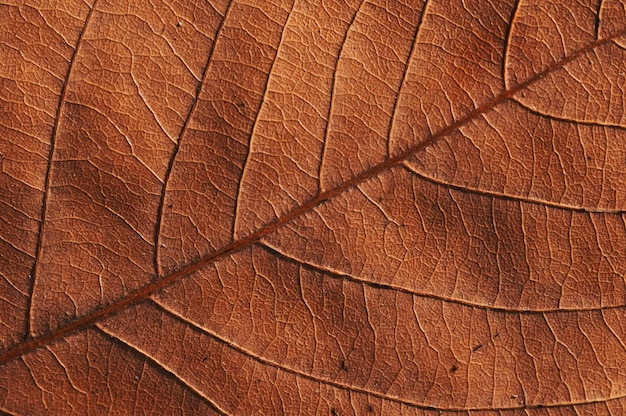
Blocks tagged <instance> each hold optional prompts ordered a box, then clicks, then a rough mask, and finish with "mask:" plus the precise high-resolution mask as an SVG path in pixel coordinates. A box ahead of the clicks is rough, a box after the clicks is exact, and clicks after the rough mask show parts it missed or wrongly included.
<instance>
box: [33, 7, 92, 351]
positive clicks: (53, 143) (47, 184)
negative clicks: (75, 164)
mask: <svg viewBox="0 0 626 416" xmlns="http://www.w3.org/2000/svg"><path fill="white" fill-rule="evenodd" d="M97 4H98V0H95V1H94V3H93V5H92V6H91V9H90V10H89V13H87V17H86V18H85V24H84V25H83V28H82V30H81V32H80V34H79V35H78V39H77V40H76V47H75V48H74V52H72V56H71V58H70V62H69V65H68V67H67V72H66V73H65V79H64V80H63V86H62V87H61V94H60V95H59V104H58V105H57V111H56V114H55V117H54V126H53V127H52V133H51V135H50V147H49V150H48V166H47V167H46V176H45V188H44V195H43V201H42V203H41V218H40V220H39V229H38V230H37V243H36V245H35V259H34V261H33V267H32V269H31V272H30V276H31V279H32V283H31V286H30V296H28V304H27V306H26V311H27V312H26V316H25V321H26V322H25V325H26V328H25V329H26V332H25V334H24V336H25V340H26V339H32V338H31V337H30V334H31V330H32V327H31V325H32V312H33V310H32V309H33V294H34V293H35V283H36V281H37V280H36V277H37V274H38V269H39V258H40V257H41V251H42V240H43V232H44V229H45V223H46V216H47V214H48V198H49V196H50V187H51V182H52V179H51V175H50V172H51V170H52V164H53V156H54V150H55V146H56V138H57V133H58V131H59V125H60V120H61V112H62V111H63V108H64V107H65V106H64V104H65V102H66V100H65V97H66V95H67V86H68V84H69V80H70V76H71V74H72V69H73V68H74V62H76V56H77V55H78V49H79V48H80V45H81V44H82V41H83V38H84V35H85V32H86V31H87V26H88V25H89V22H90V20H91V16H92V15H93V11H94V10H95V9H96V5H97Z"/></svg>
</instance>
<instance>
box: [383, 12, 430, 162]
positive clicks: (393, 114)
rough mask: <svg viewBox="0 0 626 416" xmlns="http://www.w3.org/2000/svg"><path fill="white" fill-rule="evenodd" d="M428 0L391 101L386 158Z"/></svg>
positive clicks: (414, 32) (389, 151) (388, 153)
mask: <svg viewBox="0 0 626 416" xmlns="http://www.w3.org/2000/svg"><path fill="white" fill-rule="evenodd" d="M429 3H430V0H425V1H424V6H423V7H422V13H420V17H419V19H418V21H417V25H415V30H414V31H413V43H411V49H410V50H409V56H408V57H407V58H406V65H404V71H403V72H402V78H401V79H400V86H399V87H398V93H397V94H396V98H395V99H394V100H393V108H392V109H391V117H389V124H388V126H387V156H389V155H390V154H391V132H392V131H393V123H394V121H395V119H396V112H397V111H398V102H399V101H400V96H401V95H402V90H403V89H404V84H405V83H406V77H407V75H408V73H409V66H410V65H411V62H412V61H413V56H414V55H415V51H416V50H417V37H418V36H419V31H420V28H421V27H422V23H423V22H424V16H425V15H426V9H427V8H428V5H429Z"/></svg>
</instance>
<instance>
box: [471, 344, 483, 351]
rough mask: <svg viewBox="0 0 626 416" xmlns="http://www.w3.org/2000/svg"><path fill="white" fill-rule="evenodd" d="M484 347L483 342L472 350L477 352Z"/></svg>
mask: <svg viewBox="0 0 626 416" xmlns="http://www.w3.org/2000/svg"><path fill="white" fill-rule="evenodd" d="M482 347H483V344H478V345H476V346H475V347H474V348H472V352H476V351H478V350H479V349H481V348H482Z"/></svg>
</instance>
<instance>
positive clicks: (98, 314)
mask: <svg viewBox="0 0 626 416" xmlns="http://www.w3.org/2000/svg"><path fill="white" fill-rule="evenodd" d="M625 33H626V29H625V30H621V31H619V32H617V33H615V34H613V35H612V36H610V37H607V38H605V39H602V40H600V41H597V42H592V43H590V44H589V45H587V47H585V48H582V49H580V50H578V51H577V52H574V53H573V54H572V55H570V56H568V57H566V58H565V59H563V60H562V61H560V62H557V63H556V64H554V65H553V66H550V67H548V68H547V69H545V70H544V71H542V72H540V73H538V74H536V75H534V76H533V77H531V78H529V79H527V80H526V81H524V82H521V83H519V84H517V85H516V86H515V87H513V88H512V89H510V90H508V91H504V92H503V93H501V94H499V95H498V96H496V97H495V98H494V99H492V100H490V101H488V102H486V103H485V104H483V105H481V106H479V107H477V108H476V109H474V110H473V111H471V112H470V113H469V114H467V115H466V116H465V117H463V118H461V119H459V120H457V121H455V122H454V123H452V124H450V125H449V126H447V127H446V128H444V129H442V130H440V131H439V132H438V133H435V134H433V135H432V136H430V137H429V138H428V139H426V140H424V141H422V142H420V143H417V144H415V145H413V146H411V147H409V148H407V149H405V150H404V151H402V152H400V153H398V154H396V155H395V156H393V157H391V158H389V159H387V160H385V161H384V162H382V163H381V164H379V165H377V166H374V167H372V168H369V169H367V170H365V171H363V172H361V173H360V174H358V175H357V176H355V177H353V178H352V179H350V180H348V181H346V182H344V183H343V184H341V185H339V186H337V187H336V188H333V189H329V190H328V191H325V192H322V193H321V194H319V195H318V196H316V197H315V198H312V199H310V200H308V201H306V202H305V203H304V204H302V205H301V206H300V207H298V208H296V209H294V210H292V211H290V212H288V213H286V214H285V215H284V216H283V217H281V218H278V219H276V220H274V221H272V222H270V223H268V224H267V225H265V226H264V227H263V228H261V229H259V230H257V231H255V232H253V233H251V234H249V235H247V236H245V237H243V238H241V239H239V240H237V241H234V242H233V243H231V244H228V245H227V246H224V247H222V248H221V249H219V250H216V251H215V252H213V253H211V254H207V255H206V256H204V257H202V258H200V259H199V260H197V261H195V262H193V263H189V264H187V265H185V266H183V267H181V268H180V269H179V270H177V271H175V272H173V273H171V274H169V275H166V276H163V277H162V278H159V279H155V280H154V281H153V282H152V283H150V284H148V285H146V286H144V287H142V288H140V289H138V290H137V291H135V292H133V293H131V294H130V295H128V296H127V297H125V298H123V299H120V300H119V301H117V302H114V303H112V304H109V305H107V306H104V307H102V308H100V309H97V310H95V311H94V312H93V313H91V314H89V315H85V316H83V317H81V318H78V319H76V320H75V321H73V322H71V323H69V324H67V325H64V326H61V327H59V328H57V329H55V330H54V331H52V332H50V333H48V334H45V335H41V336H39V337H36V338H31V339H29V340H27V341H25V342H23V343H21V344H19V345H16V346H15V347H12V348H9V349H8V350H6V351H5V352H4V353H3V354H2V355H0V366H2V365H3V364H6V363H7V362H9V361H11V360H14V359H16V358H18V357H20V356H21V355H23V354H25V353H27V352H30V351H32V350H34V349H36V348H39V347H41V346H43V345H46V344H49V343H50V342H52V341H54V340H56V339H59V338H61V337H64V336H66V335H68V334H70V333H72V332H75V331H78V330H80V329H82V328H84V327H86V326H89V325H92V324H93V323H95V322H96V321H98V320H100V319H102V318H104V317H106V316H109V315H112V314H114V313H117V312H119V311H120V310H122V309H124V308H127V307H129V306H131V305H133V304H135V303H137V302H139V301H141V300H143V299H146V298H148V297H150V296H151V295H152V294H154V293H155V292H158V291H159V290H161V289H163V288H164V287H166V286H169V285H170V284H172V283H174V282H177V281H178V280H180V279H182V278H183V277H185V276H187V275H189V274H191V273H195V272H197V271H198V270H200V269H202V268H203V267H205V266H207V265H208V264H212V263H214V262H215V261H217V260H218V259H220V258H222V257H225V256H228V255H230V254H234V253H236V252H238V251H241V250H242V249H244V248H246V247H249V246H251V245H252V244H255V243H256V242H258V241H259V240H260V239H261V238H263V237H265V236H266V235H268V234H270V233H272V232H274V231H275V230H276V229H277V228H279V227H281V226H283V225H284V224H286V223H288V222H290V221H292V220H293V219H294V218H297V217H299V216H300V215H303V214H304V213H305V212H307V211H309V210H311V209H313V208H314V207H316V206H317V205H319V204H321V203H323V202H325V201H327V200H329V199H331V198H333V197H335V196H337V195H339V194H341V193H343V192H344V191H346V190H347V189H350V188H352V187H354V186H356V185H358V184H360V183H361V182H363V181H365V180H367V179H369V178H372V177H375V176H377V175H379V174H380V173H382V172H384V171H386V170H388V169H390V168H391V167H393V166H396V165H399V164H400V163H402V162H404V161H405V160H406V159H407V158H409V157H410V156H413V155H415V154H416V153H418V152H421V151H422V150H424V149H426V148H427V147H428V146H431V145H432V144H433V143H434V142H436V141H437V140H439V139H441V138H442V137H445V136H447V135H448V134H450V133H452V132H453V131H456V130H457V129H459V128H461V127H463V126H464V125H466V124H467V123H469V122H471V121H472V120H474V119H475V118H476V117H478V116H480V115H481V114H483V113H485V112H486V111H488V110H489V109H491V108H493V107H494V106H496V105H498V104H499V103H501V102H502V101H504V100H506V99H509V98H510V97H511V96H513V95H514V94H516V93H517V92H519V91H520V90H522V89H524V88H526V87H527V86H528V85H530V84H532V83H534V82H536V81H538V80H540V79H541V78H543V77H544V76H545V75H546V74H548V73H550V72H553V71H555V70H557V69H559V68H561V67H562V66H564V65H566V64H568V63H569V62H571V61H573V60H574V59H576V58H577V57H578V56H580V55H581V54H583V53H585V52H587V51H589V50H591V49H593V48H596V47H598V46H601V45H603V44H605V43H607V42H610V41H612V40H613V39H615V38H617V37H618V36H621V35H623V34H625Z"/></svg>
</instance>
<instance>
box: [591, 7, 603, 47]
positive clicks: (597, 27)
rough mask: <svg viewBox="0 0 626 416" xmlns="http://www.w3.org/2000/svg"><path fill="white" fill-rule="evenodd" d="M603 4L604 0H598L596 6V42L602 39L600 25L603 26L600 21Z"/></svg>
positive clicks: (594, 31)
mask: <svg viewBox="0 0 626 416" xmlns="http://www.w3.org/2000/svg"><path fill="white" fill-rule="evenodd" d="M602 2H603V0H598V4H597V5H596V20H595V27H594V30H593V33H594V35H595V36H594V39H595V40H598V37H600V25H601V24H602V21H601V20H600V13H601V12H602Z"/></svg>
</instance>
